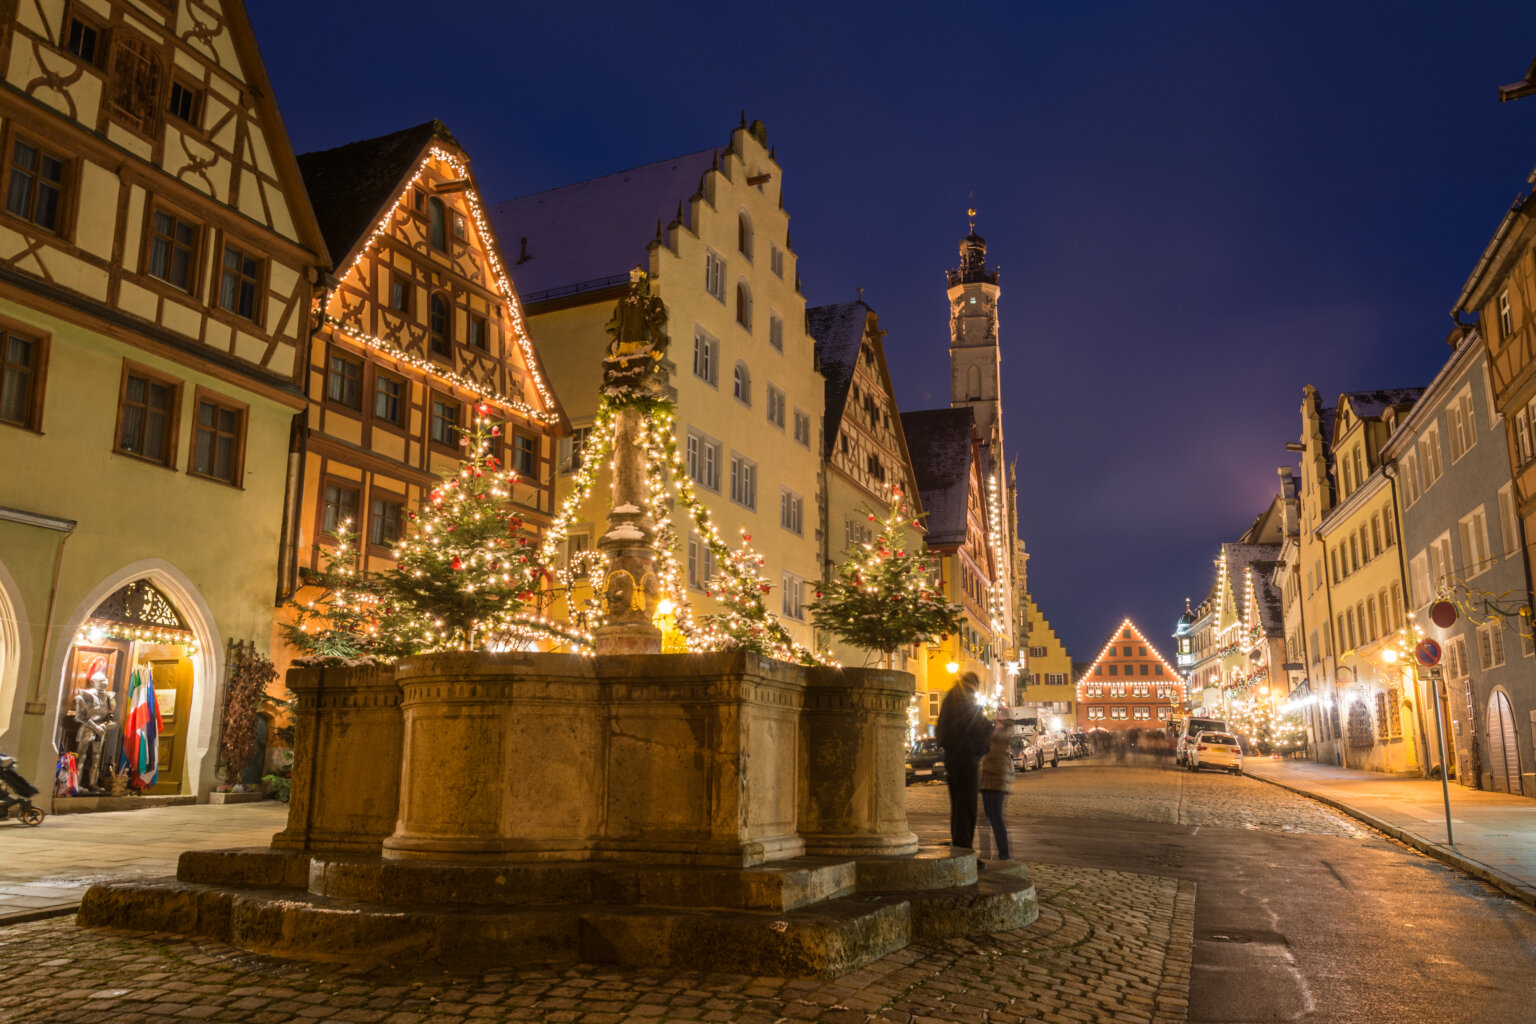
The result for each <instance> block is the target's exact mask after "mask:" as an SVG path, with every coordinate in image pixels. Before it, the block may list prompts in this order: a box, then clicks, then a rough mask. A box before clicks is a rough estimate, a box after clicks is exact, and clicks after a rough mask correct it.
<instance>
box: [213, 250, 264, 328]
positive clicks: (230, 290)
mask: <svg viewBox="0 0 1536 1024" xmlns="http://www.w3.org/2000/svg"><path fill="white" fill-rule="evenodd" d="M261 268H262V260H261V259H260V258H258V257H256V256H252V255H251V254H250V253H248V252H246V251H245V250H243V249H240V248H237V247H236V246H233V245H225V246H224V273H223V276H222V278H221V279H220V282H219V306H220V307H222V308H223V309H225V310H227V311H228V312H230V313H233V314H235V315H236V316H239V317H244V318H245V319H247V320H255V319H256V308H257V307H256V293H257V291H258V290H259V289H260V288H261Z"/></svg>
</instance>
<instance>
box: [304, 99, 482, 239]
mask: <svg viewBox="0 0 1536 1024" xmlns="http://www.w3.org/2000/svg"><path fill="white" fill-rule="evenodd" d="M436 139H442V140H443V141H445V142H447V143H449V144H450V145H452V146H453V147H454V148H456V149H458V148H462V147H460V146H459V144H458V141H457V140H456V139H454V137H453V133H452V132H450V131H449V130H448V126H447V125H445V124H443V122H441V121H437V120H432V121H427V122H426V123H424V124H418V125H416V126H414V127H412V128H403V129H401V130H400V131H398V132H391V133H390V134H388V135H380V136H379V137H378V138H376V139H361V140H359V141H357V142H349V143H347V144H346V145H345V146H337V147H336V148H335V149H325V150H319V151H317V152H313V153H302V154H300V155H299V158H298V160H299V171H300V172H301V173H302V174H303V175H304V186H305V188H307V189H308V190H309V197H310V200H311V201H312V202H313V203H314V205H315V216H316V217H317V218H318V219H319V221H320V231H321V233H322V234H324V236H325V246H326V248H327V249H329V250H330V252H331V267H332V269H337V268H340V267H342V266H345V265H346V264H347V263H348V259H347V257H348V256H349V255H351V253H352V251H353V250H354V249H355V248H356V247H357V244H358V243H359V242H361V241H362V240H363V237H364V236H365V235H366V234H368V233H369V232H370V230H371V229H372V228H373V226H374V225H375V224H376V223H377V222H378V219H379V211H380V210H382V209H383V207H384V206H385V205H387V204H388V203H390V202H391V201H393V200H394V198H395V196H396V195H397V194H398V193H399V192H400V189H401V187H402V186H403V185H404V183H405V181H406V179H407V178H409V177H410V176H411V174H412V173H413V172H414V171H415V170H416V164H417V163H418V162H419V161H420V159H421V154H422V152H423V151H424V150H425V149H426V148H427V146H429V145H430V144H431V143H432V142H433V141H434V140H436Z"/></svg>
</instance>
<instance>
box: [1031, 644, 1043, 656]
mask: <svg viewBox="0 0 1536 1024" xmlns="http://www.w3.org/2000/svg"><path fill="white" fill-rule="evenodd" d="M1029 656H1030V657H1031V658H1043V657H1045V648H1044V647H1031V648H1030V649H1029Z"/></svg>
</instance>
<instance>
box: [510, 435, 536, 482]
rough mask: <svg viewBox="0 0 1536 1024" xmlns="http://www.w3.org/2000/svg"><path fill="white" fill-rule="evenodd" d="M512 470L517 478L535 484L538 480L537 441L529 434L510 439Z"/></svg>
mask: <svg viewBox="0 0 1536 1024" xmlns="http://www.w3.org/2000/svg"><path fill="white" fill-rule="evenodd" d="M512 469H513V470H514V471H515V472H516V473H517V475H518V476H520V477H522V478H523V479H525V480H532V481H534V482H535V483H537V482H538V479H539V439H538V438H536V437H533V436H531V435H529V434H516V435H514V436H513V438H512Z"/></svg>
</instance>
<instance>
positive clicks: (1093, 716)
mask: <svg viewBox="0 0 1536 1024" xmlns="http://www.w3.org/2000/svg"><path fill="white" fill-rule="evenodd" d="M1103 717H1104V709H1103V708H1101V707H1097V706H1094V707H1090V708H1089V709H1088V718H1089V719H1090V720H1091V721H1098V720H1099V719H1101V718H1103Z"/></svg>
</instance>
